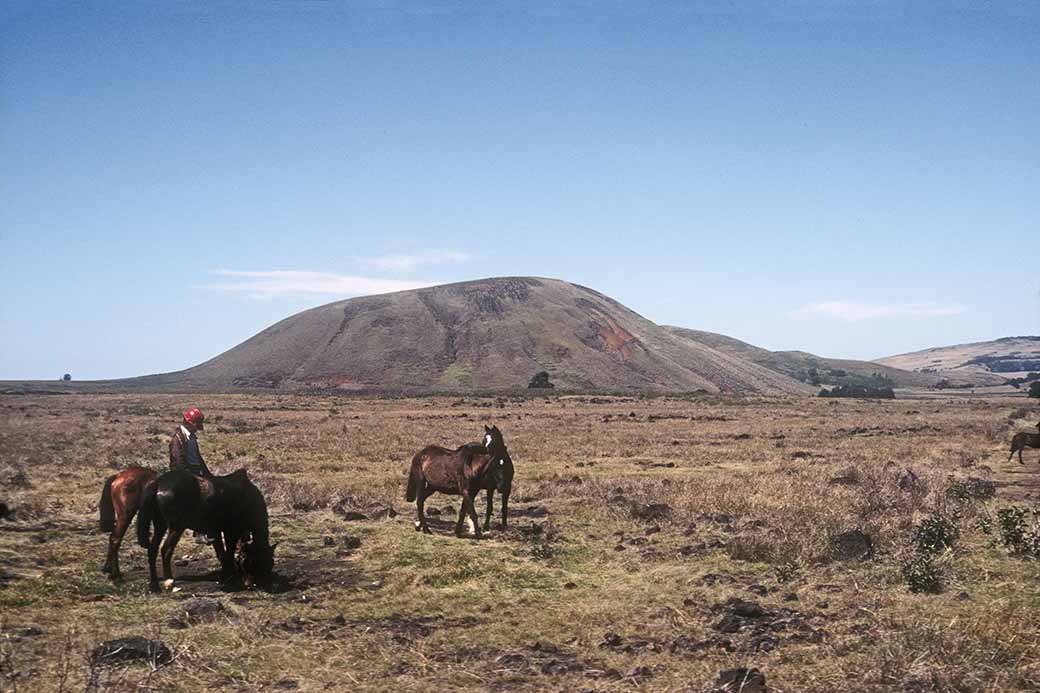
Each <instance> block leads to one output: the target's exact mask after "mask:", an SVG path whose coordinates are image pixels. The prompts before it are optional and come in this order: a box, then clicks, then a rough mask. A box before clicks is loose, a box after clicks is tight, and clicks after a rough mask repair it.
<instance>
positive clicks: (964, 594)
mask: <svg viewBox="0 0 1040 693" xmlns="http://www.w3.org/2000/svg"><path fill="white" fill-rule="evenodd" d="M970 600H971V595H970V594H968V593H967V592H961V593H959V594H958V595H957V601H961V602H967V601H970Z"/></svg>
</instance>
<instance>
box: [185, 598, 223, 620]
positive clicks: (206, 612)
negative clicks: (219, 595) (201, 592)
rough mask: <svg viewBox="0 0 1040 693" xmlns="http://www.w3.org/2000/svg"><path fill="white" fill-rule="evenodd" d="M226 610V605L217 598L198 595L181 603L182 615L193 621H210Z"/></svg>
mask: <svg viewBox="0 0 1040 693" xmlns="http://www.w3.org/2000/svg"><path fill="white" fill-rule="evenodd" d="M223 610H224V605H223V604H221V603H220V602H219V601H218V600H216V599H209V598H207V597H196V598H194V599H189V600H187V601H185V602H184V603H183V604H181V605H180V609H179V612H180V615H182V616H185V617H187V618H188V619H191V620H193V621H209V620H212V619H214V618H216V616H217V615H218V614H219V613H220V612H221V611H223Z"/></svg>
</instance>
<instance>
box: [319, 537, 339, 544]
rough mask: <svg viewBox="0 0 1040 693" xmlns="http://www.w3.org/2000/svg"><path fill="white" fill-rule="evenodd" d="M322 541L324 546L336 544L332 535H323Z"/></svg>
mask: <svg viewBox="0 0 1040 693" xmlns="http://www.w3.org/2000/svg"><path fill="white" fill-rule="evenodd" d="M322 543H323V544H324V545H325V546H335V545H336V540H335V539H333V538H332V537H325V539H323V540H322Z"/></svg>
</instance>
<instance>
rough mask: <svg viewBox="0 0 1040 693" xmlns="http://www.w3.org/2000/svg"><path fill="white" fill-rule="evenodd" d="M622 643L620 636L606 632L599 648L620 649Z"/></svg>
mask: <svg viewBox="0 0 1040 693" xmlns="http://www.w3.org/2000/svg"><path fill="white" fill-rule="evenodd" d="M622 642H624V641H623V640H622V639H621V636H620V635H618V634H617V633H612V632H608V633H606V634H605V635H604V636H603V642H601V643H600V644H599V646H600V647H621V643H622Z"/></svg>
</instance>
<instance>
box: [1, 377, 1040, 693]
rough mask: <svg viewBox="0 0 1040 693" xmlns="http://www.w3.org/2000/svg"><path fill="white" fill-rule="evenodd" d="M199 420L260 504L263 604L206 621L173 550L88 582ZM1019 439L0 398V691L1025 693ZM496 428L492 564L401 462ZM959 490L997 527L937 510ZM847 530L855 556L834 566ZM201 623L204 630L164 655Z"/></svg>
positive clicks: (1039, 673)
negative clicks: (161, 654) (983, 483)
mask: <svg viewBox="0 0 1040 693" xmlns="http://www.w3.org/2000/svg"><path fill="white" fill-rule="evenodd" d="M189 404H194V405H197V406H199V407H201V408H202V409H203V411H205V412H206V413H207V416H208V424H207V430H206V432H205V433H204V434H203V436H202V439H201V440H202V448H203V451H204V454H205V455H206V457H207V461H208V462H209V464H210V466H211V467H212V468H214V470H215V471H217V472H218V473H227V472H231V471H233V470H235V469H237V468H239V467H246V468H248V470H249V473H250V476H251V477H252V478H253V479H254V481H255V482H256V483H257V484H258V485H259V486H260V487H261V489H262V490H263V491H264V492H265V494H266V496H267V499H268V503H269V506H270V508H271V512H272V518H271V524H272V535H273V536H272V538H273V540H275V541H278V542H280V544H279V546H278V549H277V554H276V570H277V571H278V572H279V574H280V575H281V578H282V582H281V584H282V587H283V589H281V590H279V591H277V592H274V593H272V592H264V591H245V592H238V593H222V592H220V591H219V590H218V589H217V587H216V586H215V585H214V583H213V582H212V581H211V580H209V579H206V577H207V575H208V573H209V571H212V570H213V569H215V568H216V561H215V559H213V557H212V556H211V555H210V554H209V553H207V551H208V550H206V549H205V547H201V546H198V545H196V544H194V543H192V541H191V539H190V536H189V537H186V538H185V539H184V540H183V541H182V543H181V545H180V547H179V548H178V551H177V554H176V555H177V558H178V559H180V561H179V562H180V563H182V565H180V566H177V567H175V573H176V574H177V575H178V576H180V577H181V578H182V579H181V580H180V581H179V582H178V585H179V586H180V587H181V591H180V592H177V593H175V594H171V593H164V594H162V595H151V594H148V593H147V591H146V588H147V576H146V571H145V566H144V555H143V551H142V550H141V549H139V548H138V547H137V546H136V545H135V542H134V541H133V537H132V536H128V538H127V541H126V542H124V545H123V551H122V556H121V559H122V560H121V562H122V567H123V571H124V575H125V581H124V582H123V583H121V584H118V585H113V584H111V583H110V582H109V581H108V580H107V578H106V576H105V575H103V574H102V573H101V572H100V570H99V566H100V564H101V562H102V560H103V557H104V556H103V552H104V547H105V542H106V538H105V537H104V536H102V535H100V534H98V533H97V532H96V526H97V503H98V496H99V494H100V490H101V485H102V482H103V480H104V478H105V477H106V476H107V475H109V474H111V473H113V472H114V471H115V470H118V469H120V468H122V467H125V466H128V465H132V464H142V465H145V466H152V467H155V468H163V467H164V466H165V450H166V445H167V440H168V438H167V436H168V434H169V433H170V432H171V431H172V429H173V428H174V427H175V425H176V424H177V423H178V419H179V412H180V411H182V410H183V409H184V408H185V407H186V406H188V405H189ZM1038 414H1040V412H1038V411H1037V410H1036V408H1035V405H1033V404H1028V403H1027V402H1026V400H1024V399H1022V398H988V399H945V400H934V399H933V400H896V401H886V402H865V401H846V400H820V399H736V398H733V399H727V398H719V397H698V398H689V399H684V398H650V399H640V398H619V397H555V396H551V397H548V398H545V397H531V398H526V399H524V398H516V399H496V398H487V399H482V398H472V397H465V398H450V397H441V398H417V399H361V398H358V399H351V398H346V397H318V396H306V397H303V396H295V397H294V396H252V395H213V396H202V397H199V398H196V399H192V400H191V401H189V400H188V399H187V398H185V397H182V396H174V395H93V396H90V395H68V396H45V395H29V396H16V395H10V396H2V397H0V499H3V500H5V501H6V502H7V503H8V504H9V505H10V507H11V510H12V511H13V513H14V515H13V517H12V518H11V519H8V520H0V628H2V632H0V690H4V691H7V690H24V691H41V690H62V689H64V690H84V689H85V688H89V684H90V681H91V679H92V678H93V682H94V683H93V685H94V689H95V690H118V691H122V690H163V691H167V690H174V691H176V690H184V691H197V690H204V689H226V690H243V691H254V690H308V691H309V690H395V691H408V690H415V691H420V690H422V691H426V690H460V689H475V690H511V691H513V690H569V691H571V690H573V691H577V690H596V691H621V690H633V689H638V690H691V691H704V690H708V689H710V688H711V686H712V685H713V684H714V682H715V680H716V678H717V675H718V672H719V671H720V670H722V669H727V668H731V667H737V666H753V667H757V668H759V669H760V670H761V671H763V672H764V673H765V675H766V677H767V681H768V684H769V687H770V690H775V691H820V692H823V691H837V690H850V691H852V690H855V691H895V690H911V691H1012V690H1038V689H1040V591H1038V589H1037V584H1038V582H1037V579H1038V577H1040V569H1038V563H1037V562H1036V561H1034V560H1029V559H1024V558H1021V557H1017V556H1011V555H1009V553H1008V551H1007V550H1005V548H1004V547H1003V546H1001V545H1000V544H999V542H996V541H995V540H994V536H995V535H994V534H993V533H992V532H991V533H989V534H987V533H985V532H984V531H983V528H985V527H986V519H987V518H989V519H992V518H993V517H994V514H995V512H996V511H997V510H998V509H999V508H1002V507H1005V506H1008V505H1010V504H1012V503H1014V504H1018V505H1032V504H1034V503H1035V501H1036V498H1037V497H1036V495H1035V494H1036V492H1037V489H1038V486H1037V483H1038V482H1040V465H1038V464H1037V461H1038V457H1040V453H1038V451H1035V450H1029V451H1027V452H1026V461H1027V465H1026V466H1025V467H1020V466H1019V465H1018V463H1017V462H1010V463H1009V462H1007V450H1008V441H1009V439H1010V437H1011V435H1012V434H1013V433H1014V432H1015V431H1019V430H1031V429H1030V427H1031V426H1032V425H1033V424H1034V423H1035V422H1036V420H1037V419H1040V415H1038ZM491 422H493V423H495V424H497V425H498V426H499V427H500V428H501V429H502V430H503V432H504V434H505V438H506V442H507V444H508V445H509V449H510V452H511V454H512V457H513V460H514V463H515V465H516V468H517V479H516V482H515V488H514V494H513V498H512V500H511V503H510V505H511V510H512V511H513V512H512V514H511V527H510V529H509V530H508V531H507V532H504V533H503V532H501V531H498V530H497V517H498V513H497V509H496V528H495V531H493V532H491V534H490V536H489V537H488V538H486V539H485V540H483V541H475V540H472V539H457V538H455V537H454V536H453V535H452V534H451V531H450V526H449V524H448V522H447V519H448V517H449V514H448V513H449V508H448V506H451V509H457V508H458V499H457V498H455V497H447V496H434V497H432V498H431V499H430V501H429V502H428V507H429V506H433V507H434V508H435V509H437V510H441V511H442V512H441V514H440V515H439V516H434V518H433V519H434V520H439V521H438V522H436V523H435V524H434V527H435V531H436V532H437V533H436V534H435V535H434V536H424V535H421V534H419V533H417V532H415V531H414V529H413V524H412V523H413V520H414V508H413V507H409V506H408V505H407V504H406V503H405V502H404V500H403V494H404V479H405V474H406V471H407V465H408V460H409V459H410V458H411V455H412V454H413V453H414V452H415V451H416V450H418V449H419V448H420V447H422V446H423V445H424V444H427V443H440V444H444V445H457V444H461V443H463V442H467V441H472V440H477V439H479V437H480V434H481V431H482V425H483V424H484V423H491ZM1032 430H1035V429H1032ZM908 469H909V470H912V472H913V477H914V478H912V477H910V476H908V475H907V473H906V471H907V470H908ZM967 477H978V478H983V479H990V480H993V481H996V482H997V483H998V490H997V495H996V497H994V498H992V499H988V500H972V499H968V500H958V499H957V498H955V497H952V496H950V495H949V494H948V493H947V489H948V488H949V486H950V484H951V480H956V479H964V478H967ZM900 481H902V484H900ZM386 508H392V509H394V510H395V511H396V512H397V513H398V514H397V515H396V516H395V517H390V518H382V519H370V520H360V521H359V520H354V521H348V520H346V519H344V517H343V514H342V513H343V512H344V511H347V510H351V511H360V512H363V513H366V514H368V515H369V516H374V515H380V514H385V512H384V513H378V511H379V510H380V509H384V510H385V509H386ZM482 510H483V499H482V500H481V501H480V502H479V503H478V511H480V512H482ZM933 513H939V514H941V515H942V516H944V517H947V518H952V519H953V521H954V522H955V523H956V525H957V526H958V527H959V529H960V535H959V537H958V538H957V540H956V542H955V543H954V545H953V547H952V548H951V549H949V550H948V551H946V552H945V553H942V554H941V555H939V556H938V557H937V558H936V561H935V563H936V565H937V566H938V568H939V569H940V570H941V571H942V581H943V589H942V592H941V593H939V594H915V593H911V592H910V591H909V590H908V589H907V586H906V582H905V580H904V578H903V574H902V565H903V563H904V562H905V560H906V559H907V557H908V555H909V552H910V537H911V535H912V532H913V529H914V527H915V526H917V525H918V524H919V523H920V522H921V521H922V520H924V519H925V518H926V517H928V516H929V515H931V514H933ZM849 530H860V531H862V532H864V533H865V534H866V535H868V536H869V537H870V540H871V544H872V547H871V550H870V551H869V552H863V551H858V550H857V549H856V547H855V541H853V542H852V544H853V546H852V550H851V551H850V550H849V547H848V546H847V545H846V546H842V545H841V542H840V541H839V542H838V543H836V541H835V540H836V538H837V537H839V536H841V535H842V534H843V533H845V532H848V531H849ZM348 539H349V540H348ZM358 539H359V540H360V546H359V547H357V548H350V546H351V545H353V544H354V543H356V540H358ZM853 539H854V540H855V537H853ZM851 554H856V555H851ZM859 554H864V555H863V556H862V557H860V556H859ZM194 594H206V595H207V596H209V597H215V598H217V599H219V600H220V601H221V604H222V605H223V607H224V609H223V611H221V612H220V613H219V614H218V616H217V618H215V619H213V620H211V621H210V622H206V623H198V624H195V625H191V626H190V627H187V628H175V627H174V626H173V625H171V624H172V623H173V622H174V621H176V619H177V618H178V616H179V614H180V612H181V611H182V609H181V605H183V604H184V601H183V600H184V598H185V597H188V596H191V595H194ZM737 599H739V600H740V601H735V600H737ZM727 600H729V601H728V602H727ZM133 634H140V635H144V636H147V637H154V638H158V639H161V640H163V641H164V642H166V643H167V644H168V645H169V646H170V647H171V649H172V650H173V651H174V654H175V658H174V661H173V662H172V663H171V664H169V665H168V666H165V667H161V668H158V669H157V670H152V668H151V667H149V666H147V665H145V664H134V665H128V666H124V667H108V668H105V669H95V670H93V671H92V667H91V665H90V663H89V658H88V656H87V655H88V652H89V651H90V649H91V648H92V647H93V646H94V645H95V644H96V643H98V642H100V641H102V640H106V639H110V638H114V637H120V636H125V635H133Z"/></svg>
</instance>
